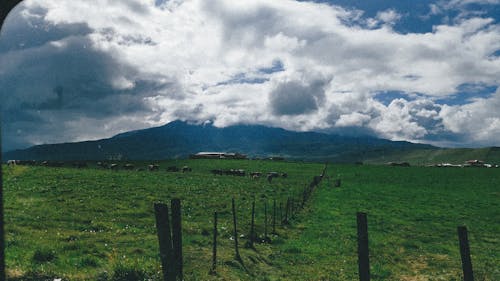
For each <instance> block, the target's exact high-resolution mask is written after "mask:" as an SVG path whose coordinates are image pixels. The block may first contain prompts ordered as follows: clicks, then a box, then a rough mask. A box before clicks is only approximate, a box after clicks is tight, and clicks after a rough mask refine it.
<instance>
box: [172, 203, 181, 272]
mask: <svg viewBox="0 0 500 281" xmlns="http://www.w3.org/2000/svg"><path fill="white" fill-rule="evenodd" d="M171 208H172V248H173V250H174V251H173V257H174V270H175V271H174V273H175V276H176V278H177V279H180V280H183V279H184V278H183V274H182V267H183V261H182V223H181V200H180V199H177V198H175V199H172V201H171Z"/></svg>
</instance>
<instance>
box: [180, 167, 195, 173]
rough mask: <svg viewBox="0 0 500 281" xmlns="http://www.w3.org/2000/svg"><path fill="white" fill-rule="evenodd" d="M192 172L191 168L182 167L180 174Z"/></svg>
mask: <svg viewBox="0 0 500 281" xmlns="http://www.w3.org/2000/svg"><path fill="white" fill-rule="evenodd" d="M192 170H193V169H191V167H189V166H184V167H182V172H183V173H186V172H191V171H192Z"/></svg>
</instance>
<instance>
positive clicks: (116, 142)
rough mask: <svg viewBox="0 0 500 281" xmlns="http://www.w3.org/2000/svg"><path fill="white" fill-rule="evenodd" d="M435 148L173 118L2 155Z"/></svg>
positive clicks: (311, 153)
mask: <svg viewBox="0 0 500 281" xmlns="http://www.w3.org/2000/svg"><path fill="white" fill-rule="evenodd" d="M415 149H430V150H433V149H437V148H436V147H434V146H431V145H427V144H415V143H410V142H405V141H390V140H385V139H378V138H375V137H369V136H365V137H349V136H339V135H333V134H326V133H319V132H294V131H288V130H285V129H283V128H274V127H266V126H262V125H233V126H228V127H224V128H218V127H215V126H213V125H212V124H204V125H195V124H190V123H188V122H185V121H179V120H176V121H173V122H170V123H168V124H165V125H163V126H159V127H153V128H148V129H140V130H134V131H129V132H124V133H120V134H117V135H115V136H113V137H110V138H105V139H100V140H93V141H82V142H73V143H59V144H44V145H36V146H32V147H30V148H27V149H22V150H14V151H9V152H6V153H4V155H3V156H4V159H19V160H106V159H114V158H120V159H128V160H157V159H167V158H185V157H188V156H189V155H190V154H194V153H197V152H200V151H221V152H238V153H244V154H248V155H249V156H250V157H268V156H277V155H279V156H283V157H285V158H288V159H297V160H312V161H316V160H317V161H324V160H331V161H338V162H352V161H362V160H364V159H367V158H369V157H375V156H378V155H380V154H381V153H387V154H392V153H395V152H400V153H401V152H405V151H411V150H415Z"/></svg>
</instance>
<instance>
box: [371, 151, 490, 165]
mask: <svg viewBox="0 0 500 281" xmlns="http://www.w3.org/2000/svg"><path fill="white" fill-rule="evenodd" d="M471 159H478V160H482V161H485V162H486V163H492V164H498V163H500V147H486V148H440V149H416V150H411V151H403V152H400V151H398V152H394V153H392V154H390V153H386V154H384V155H382V156H377V157H374V158H370V159H366V160H365V162H366V163H370V164H381V163H387V162H403V161H404V162H409V163H411V164H413V165H428V164H436V163H452V164H462V163H464V162H465V161H467V160H471Z"/></svg>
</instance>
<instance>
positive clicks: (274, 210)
mask: <svg viewBox="0 0 500 281" xmlns="http://www.w3.org/2000/svg"><path fill="white" fill-rule="evenodd" d="M273 234H276V198H275V199H274V200H273Z"/></svg>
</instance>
